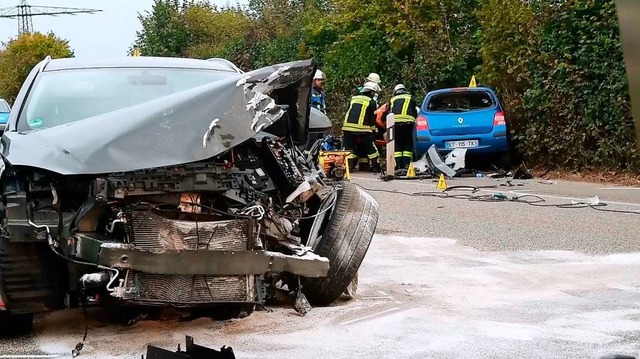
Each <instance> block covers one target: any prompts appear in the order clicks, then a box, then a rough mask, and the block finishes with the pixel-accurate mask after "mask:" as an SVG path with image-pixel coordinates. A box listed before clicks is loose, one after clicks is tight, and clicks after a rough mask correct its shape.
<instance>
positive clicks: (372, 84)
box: [362, 81, 381, 92]
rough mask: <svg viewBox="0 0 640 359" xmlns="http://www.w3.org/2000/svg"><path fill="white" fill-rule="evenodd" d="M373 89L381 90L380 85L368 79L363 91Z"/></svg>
mask: <svg viewBox="0 0 640 359" xmlns="http://www.w3.org/2000/svg"><path fill="white" fill-rule="evenodd" d="M367 91H373V92H381V90H380V86H378V84H377V83H375V82H373V81H367V82H365V83H364V86H362V92H367Z"/></svg>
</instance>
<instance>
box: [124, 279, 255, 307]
mask: <svg viewBox="0 0 640 359" xmlns="http://www.w3.org/2000/svg"><path fill="white" fill-rule="evenodd" d="M127 282H128V283H127V288H130V289H133V290H132V291H128V293H127V295H126V297H125V299H129V300H137V301H151V302H168V303H180V304H197V303H214V302H243V301H253V300H255V297H254V289H253V284H254V283H253V276H233V277H216V276H209V275H207V276H205V275H159V274H147V273H136V274H134V275H130V276H129V278H128V280H127Z"/></svg>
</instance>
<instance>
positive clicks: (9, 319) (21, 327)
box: [0, 313, 33, 337]
mask: <svg viewBox="0 0 640 359" xmlns="http://www.w3.org/2000/svg"><path fill="white" fill-rule="evenodd" d="M32 331H33V313H24V314H9V313H2V314H0V336H1V337H15V336H20V335H26V334H29V333H31V332H32Z"/></svg>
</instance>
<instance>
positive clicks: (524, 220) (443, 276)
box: [0, 175, 640, 358]
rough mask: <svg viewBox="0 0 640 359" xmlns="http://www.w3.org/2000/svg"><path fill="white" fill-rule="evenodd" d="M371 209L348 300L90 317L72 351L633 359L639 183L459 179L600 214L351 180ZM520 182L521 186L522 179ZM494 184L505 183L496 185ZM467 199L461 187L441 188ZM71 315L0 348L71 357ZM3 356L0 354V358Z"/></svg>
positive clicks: (48, 318) (74, 328)
mask: <svg viewBox="0 0 640 359" xmlns="http://www.w3.org/2000/svg"><path fill="white" fill-rule="evenodd" d="M354 181H355V182H356V183H358V184H360V185H362V186H364V187H367V188H370V189H375V190H382V191H402V192H404V193H407V194H412V193H417V192H423V193H422V194H423V195H415V194H414V195H412V196H411V195H404V194H399V193H392V192H382V191H372V192H371V193H372V195H373V196H374V197H375V198H376V199H377V200H378V201H379V203H380V208H381V215H380V222H379V226H378V231H377V233H378V234H377V235H376V236H375V238H374V241H373V243H372V245H371V248H370V250H369V252H368V254H367V257H366V259H365V262H364V264H363V266H362V267H361V270H360V280H359V289H358V295H357V297H356V299H355V300H352V301H341V302H339V303H336V304H335V305H333V306H331V307H328V308H314V309H313V310H312V311H311V312H310V313H309V314H308V315H307V316H306V317H300V316H298V315H296V314H295V312H294V311H293V310H292V309H290V308H288V307H279V308H273V312H263V311H261V312H255V313H253V314H252V315H251V316H249V317H248V318H244V319H235V320H231V321H222V322H221V321H213V320H211V319H210V318H198V319H194V320H190V321H179V320H166V321H144V322H140V323H138V324H136V325H134V326H132V327H123V326H119V325H116V324H114V323H113V322H112V321H110V320H109V313H108V312H105V311H104V310H101V309H94V310H91V312H90V321H89V325H90V330H89V336H88V339H87V342H86V344H85V347H84V349H83V352H82V354H81V356H80V358H107V357H117V358H140V354H143V353H145V351H146V345H147V344H153V345H157V346H161V347H164V348H167V349H175V347H176V346H177V344H178V343H184V336H185V335H191V336H193V337H194V338H195V341H196V343H197V344H202V345H206V346H211V347H221V346H222V345H227V346H231V347H233V349H234V351H235V353H236V357H237V358H284V357H299V358H380V357H397V358H502V357H505V358H563V357H571V358H598V357H599V356H601V355H604V354H611V353H624V354H633V355H638V356H640V340H639V339H640V238H639V235H640V229H638V224H639V223H640V214H634V213H638V212H637V211H640V189H635V188H632V189H626V188H616V189H611V188H609V187H607V186H602V185H588V184H576V183H564V182H559V183H557V184H541V183H538V181H537V180H529V181H513V182H511V184H512V185H513V186H512V187H509V186H507V185H506V182H505V181H504V180H490V179H475V178H472V179H457V180H451V181H449V183H448V184H449V186H454V185H473V186H483V187H486V186H495V188H482V189H480V190H479V191H478V192H476V193H475V195H488V194H491V193H493V192H501V193H502V194H504V195H506V196H508V197H511V196H520V195H523V194H525V193H529V194H536V195H540V196H541V197H542V198H544V199H545V200H546V201H547V202H546V204H563V203H571V201H572V200H573V201H584V200H585V199H586V198H589V197H593V196H596V195H597V196H599V199H600V201H604V202H607V203H608V205H607V206H606V207H598V208H602V209H613V210H624V211H627V212H628V213H609V212H602V211H597V210H595V209H592V208H578V209H576V208H570V209H569V208H558V207H534V206H531V205H527V204H522V203H513V202H505V201H501V202H483V201H470V200H467V199H455V198H435V197H430V196H424V192H428V193H434V192H436V191H435V183H433V182H431V181H417V180H413V181H393V182H381V181H379V180H377V179H375V178H374V177H373V176H367V175H356V178H354ZM520 183H521V184H523V185H522V186H520V185H518V184H520ZM502 184H504V186H501V185H502ZM450 193H452V194H454V193H462V194H469V193H470V191H468V190H467V191H464V190H451V191H450ZM82 318H83V317H82V314H81V312H80V311H79V310H66V311H59V312H55V313H51V314H48V315H45V316H43V317H41V318H39V319H38V321H37V323H36V332H35V334H34V335H33V336H30V337H26V338H21V339H18V340H6V339H5V340H0V353H2V354H3V355H7V356H8V355H26V354H42V355H45V354H51V355H56V354H59V355H61V356H62V357H64V356H67V357H68V356H70V355H69V353H70V352H71V350H72V349H73V347H74V346H75V344H76V343H77V342H78V340H79V339H80V338H81V337H82V330H83V320H82ZM1 357H2V355H0V358H1Z"/></svg>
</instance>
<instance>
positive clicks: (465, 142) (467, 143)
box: [445, 140, 478, 148]
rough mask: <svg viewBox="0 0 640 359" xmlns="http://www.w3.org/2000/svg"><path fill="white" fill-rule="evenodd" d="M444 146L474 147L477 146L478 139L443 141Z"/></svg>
mask: <svg viewBox="0 0 640 359" xmlns="http://www.w3.org/2000/svg"><path fill="white" fill-rule="evenodd" d="M445 147H446V148H475V147H478V140H463V141H447V142H445Z"/></svg>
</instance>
